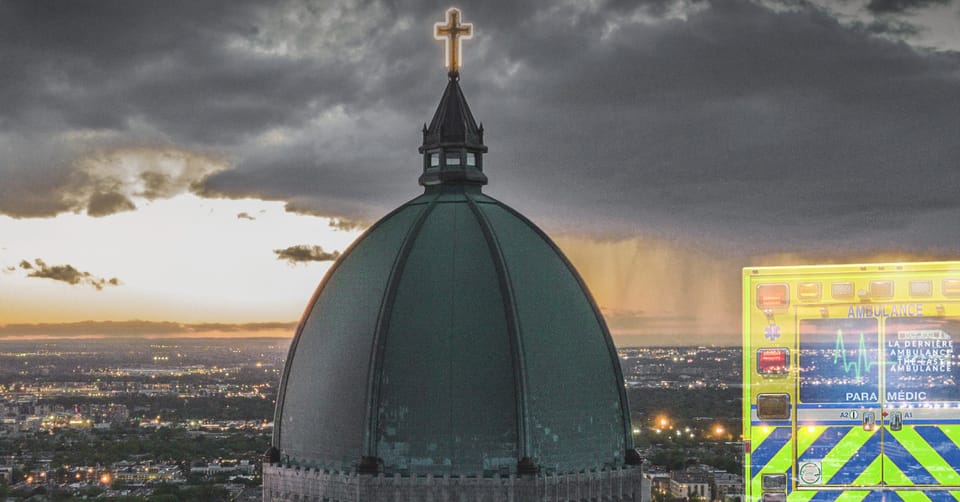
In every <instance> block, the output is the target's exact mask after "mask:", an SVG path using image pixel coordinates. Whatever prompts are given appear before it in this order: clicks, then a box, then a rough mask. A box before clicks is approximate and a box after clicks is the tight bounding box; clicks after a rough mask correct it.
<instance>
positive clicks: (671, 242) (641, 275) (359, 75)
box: [0, 0, 960, 346]
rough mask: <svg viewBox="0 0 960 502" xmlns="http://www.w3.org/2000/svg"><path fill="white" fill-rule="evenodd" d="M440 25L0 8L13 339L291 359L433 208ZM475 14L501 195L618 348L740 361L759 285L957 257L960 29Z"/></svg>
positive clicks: (224, 13)
mask: <svg viewBox="0 0 960 502" xmlns="http://www.w3.org/2000/svg"><path fill="white" fill-rule="evenodd" d="M447 6H448V5H447V4H444V3H435V2H415V3H409V4H407V3H404V4H402V5H393V4H386V3H381V2H368V3H365V4H360V5H355V4H353V3H352V2H324V3H313V4H311V3H298V2H286V3H281V4H276V5H271V6H267V5H266V4H263V3H259V2H250V3H246V2H239V3H238V2H231V3H229V4H227V3H222V4H216V3H215V4H209V3H207V4H203V5H202V6H201V5H194V4H189V3H187V4H182V5H177V4H169V3H164V4H155V5H150V4H125V3H117V4H111V3H109V2H96V3H93V2H91V3H85V2H77V3H71V4H70V5H42V4H34V3H28V2H4V3H2V4H0V29H2V30H3V33H5V37H4V38H3V39H0V47H2V48H3V52H4V53H5V54H7V56H6V57H7V60H8V62H9V63H8V64H9V66H11V67H12V68H13V69H14V71H12V72H11V75H15V77H14V78H11V79H6V80H3V81H0V151H2V152H4V156H3V159H4V160H3V161H2V162H0V336H8V337H9V336H23V335H24V333H25V332H30V333H35V334H36V333H38V332H43V331H44V330H47V331H49V332H55V333H59V334H61V335H63V336H66V335H71V334H72V335H84V334H90V333H89V332H90V331H91V330H94V331H95V330H96V329H103V330H106V331H110V330H111V329H113V330H116V329H128V330H135V329H138V328H137V326H140V328H141V329H143V330H144V331H145V333H144V334H149V333H150V332H153V333H159V334H162V335H169V334H176V333H174V332H176V331H177V330H182V331H183V332H185V333H191V332H192V333H194V334H197V333H199V334H208V335H218V336H238V335H245V336H253V335H259V336H292V335H293V327H292V326H293V325H294V324H295V322H296V320H297V319H298V318H299V315H300V314H301V312H302V310H303V308H304V307H305V306H306V304H307V300H308V299H309V298H310V294H311V292H312V291H313V289H314V288H315V287H316V285H317V284H318V283H319V282H320V279H321V278H322V277H323V275H324V273H325V272H326V270H327V269H328V268H329V267H330V265H331V264H332V262H333V260H334V259H335V258H336V257H337V256H338V255H339V253H342V252H343V251H344V250H346V249H347V247H348V246H349V244H350V242H352V241H353V240H354V239H355V238H356V237H358V236H359V235H360V233H361V232H362V231H363V230H364V229H365V228H366V227H367V226H369V225H370V224H371V223H372V222H373V221H375V220H376V219H378V218H379V217H380V216H382V215H384V214H385V213H386V212H387V210H389V209H390V208H392V207H395V206H397V205H399V204H401V203H403V202H404V201H406V200H409V199H411V198H413V197H414V196H416V195H417V194H418V193H419V191H420V190H419V187H418V186H417V184H416V177H417V175H418V174H419V171H420V162H421V161H420V157H419V155H418V153H417V151H416V147H417V145H418V144H419V128H420V125H421V124H422V123H423V122H426V121H428V120H429V118H430V116H431V114H432V113H433V107H434V106H435V103H436V100H437V98H438V97H439V96H440V93H441V92H442V88H443V85H444V82H445V75H444V70H443V66H442V59H441V52H442V51H441V44H439V43H437V42H436V41H434V40H432V38H431V37H430V30H431V29H432V27H433V23H435V22H439V21H441V20H442V19H443V12H444V11H445V9H446V7H447ZM461 7H462V8H463V16H464V21H466V22H471V23H473V24H474V27H475V28H474V29H475V31H474V36H473V38H472V39H471V40H469V41H467V42H465V46H464V56H463V58H464V68H463V70H462V79H461V84H462V86H463V89H464V93H465V95H466V97H467V99H468V101H469V102H470V104H471V107H472V109H473V111H474V114H475V116H476V117H477V119H478V120H482V121H483V122H484V125H485V131H486V138H485V139H486V143H487V144H488V145H489V147H490V153H489V154H488V155H487V156H486V157H485V163H484V165H485V171H486V174H487V175H488V177H489V178H490V185H489V186H488V187H486V189H485V192H486V193H488V194H490V195H492V196H494V197H497V198H498V199H500V200H502V201H503V202H505V203H507V204H510V205H511V206H513V207H515V208H516V209H518V210H519V211H520V212H522V213H524V214H526V215H528V216H529V217H531V219H533V220H534V221H535V222H536V223H537V224H539V225H540V226H542V227H543V228H544V229H545V230H546V231H547V232H548V233H549V234H550V235H551V236H552V237H553V238H554V239H555V240H556V241H557V243H558V245H559V246H560V247H561V248H562V249H563V251H564V252H565V253H566V254H567V256H568V257H569V258H570V259H571V261H572V262H573V264H574V265H575V266H576V268H577V269H578V270H579V271H580V273H581V274H582V275H583V276H584V279H585V281H586V282H587V284H588V286H589V287H590V289H591V291H592V293H593V295H594V296H595V298H596V300H597V302H598V304H599V305H600V307H601V309H602V310H603V312H604V314H605V316H606V319H607V322H608V324H609V326H610V329H611V332H612V334H613V335H614V339H615V340H616V341H617V343H618V344H619V345H621V346H625V345H633V344H642V343H643V344H660V345H663V344H667V343H666V342H669V343H670V344H674V343H695V344H696V343H710V342H714V343H718V344H721V345H724V344H736V343H737V342H738V340H739V331H740V325H739V322H740V282H739V278H740V268H741V267H744V266H751V265H758V266H759V265H782V264H802V263H808V264H809V263H839V262H879V261H905V260H910V261H914V260H934V259H948V258H952V259H956V258H957V254H956V253H957V249H958V248H960V204H958V202H957V201H956V198H955V196H954V193H955V192H956V188H957V186H958V185H960V173H958V171H957V170H956V166H955V159H956V158H958V155H957V154H958V153H960V144H958V142H957V141H956V138H957V137H960V121H958V120H957V118H956V117H957V116H960V77H958V75H960V53H958V51H960V6H958V5H957V4H956V3H955V2H949V1H948V2H941V1H929V0H915V1H897V2H886V1H881V0H872V1H869V2H868V1H858V2H855V1H851V2H843V3H836V2H827V1H823V2H788V1H783V2H777V1H767V2H759V1H758V2H748V1H735V2H716V3H713V2H687V1H661V0H657V1H653V0H651V1H647V2H640V3H637V4H630V5H620V4H618V3H616V2H592V3H579V2H573V3H569V4H555V5H551V6H544V5H541V4H538V3H535V2H530V3H519V4H514V3H504V4H497V3H492V4H491V3H486V4H484V5H470V6H465V5H462V6H461ZM134 320H138V321H143V323H141V324H137V323H136V322H128V321H134ZM88 321H89V322H88ZM108 322H109V324H107V323H108ZM118 326H119V328H118ZM131 334H132V333H131ZM181 334H182V333H181Z"/></svg>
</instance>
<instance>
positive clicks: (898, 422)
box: [890, 411, 903, 431]
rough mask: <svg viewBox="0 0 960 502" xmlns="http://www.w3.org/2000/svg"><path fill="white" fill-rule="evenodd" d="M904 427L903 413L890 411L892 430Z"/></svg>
mask: <svg viewBox="0 0 960 502" xmlns="http://www.w3.org/2000/svg"><path fill="white" fill-rule="evenodd" d="M901 429H903V413H901V412H899V411H894V412H893V413H890V430H892V431H899V430H901Z"/></svg>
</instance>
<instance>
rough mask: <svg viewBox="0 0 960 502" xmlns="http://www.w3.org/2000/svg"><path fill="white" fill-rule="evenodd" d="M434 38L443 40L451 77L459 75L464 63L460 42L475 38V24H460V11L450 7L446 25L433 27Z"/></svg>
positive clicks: (444, 55) (446, 62) (446, 63)
mask: <svg viewBox="0 0 960 502" xmlns="http://www.w3.org/2000/svg"><path fill="white" fill-rule="evenodd" d="M433 38H434V39H436V40H443V59H444V64H445V65H446V67H447V71H449V73H450V76H456V75H458V74H459V72H460V66H462V63H461V62H462V61H463V46H462V45H461V44H460V40H467V39H470V38H473V24H472V23H464V24H460V9H458V8H456V7H450V8H449V9H447V21H446V23H435V24H434V25H433Z"/></svg>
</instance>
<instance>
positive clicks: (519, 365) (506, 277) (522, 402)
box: [465, 193, 537, 474]
mask: <svg viewBox="0 0 960 502" xmlns="http://www.w3.org/2000/svg"><path fill="white" fill-rule="evenodd" d="M465 195H466V198H467V204H468V205H469V206H470V210H471V211H472V212H473V215H474V216H475V217H476V218H477V222H478V223H479V224H480V230H481V232H482V233H483V237H484V239H485V240H486V241H487V245H488V246H489V250H490V255H491V257H492V258H493V263H494V267H496V269H497V280H498V282H499V284H500V295H501V296H502V297H503V308H504V312H505V315H506V317H507V329H508V331H509V337H510V355H511V358H512V362H513V378H514V385H515V389H516V391H517V447H518V452H517V456H518V459H517V469H518V471H519V472H521V473H523V474H535V473H536V472H537V467H536V463H535V460H534V459H532V458H531V452H532V451H533V448H532V446H531V443H530V437H529V420H530V418H529V417H530V412H529V408H528V406H527V392H528V391H527V388H528V385H527V372H526V363H525V362H524V361H525V358H524V355H523V339H522V338H521V337H520V321H519V319H518V317H517V302H516V297H515V296H514V293H513V286H512V282H511V281H510V271H509V270H508V269H507V263H506V260H505V259H504V256H503V250H502V249H501V248H500V243H499V241H498V240H497V236H496V234H495V233H494V232H493V229H492V226H491V224H490V221H489V220H488V219H487V216H486V215H485V214H483V211H481V210H480V207H479V206H478V204H477V201H476V200H475V199H474V198H473V195H472V194H470V193H465Z"/></svg>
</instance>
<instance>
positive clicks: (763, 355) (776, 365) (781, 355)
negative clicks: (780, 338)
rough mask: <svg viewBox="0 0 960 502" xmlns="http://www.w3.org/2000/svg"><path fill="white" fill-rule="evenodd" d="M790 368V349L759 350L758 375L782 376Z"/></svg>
mask: <svg viewBox="0 0 960 502" xmlns="http://www.w3.org/2000/svg"><path fill="white" fill-rule="evenodd" d="M789 368H790V351H789V350H788V349H783V348H779V349H759V350H757V373H759V374H761V375H782V374H784V373H786V372H787V370H788V369H789Z"/></svg>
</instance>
